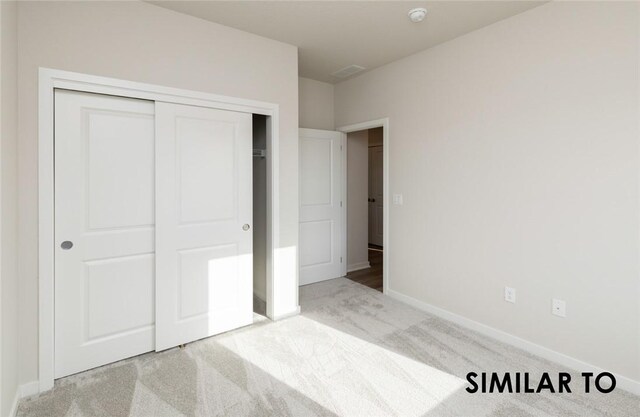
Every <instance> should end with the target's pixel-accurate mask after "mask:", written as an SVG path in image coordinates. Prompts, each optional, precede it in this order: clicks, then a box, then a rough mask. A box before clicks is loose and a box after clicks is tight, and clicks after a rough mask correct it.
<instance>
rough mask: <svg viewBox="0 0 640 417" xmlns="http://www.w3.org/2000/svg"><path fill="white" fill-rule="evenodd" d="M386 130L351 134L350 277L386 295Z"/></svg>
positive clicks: (348, 244) (349, 195)
mask: <svg viewBox="0 0 640 417" xmlns="http://www.w3.org/2000/svg"><path fill="white" fill-rule="evenodd" d="M382 138H383V130H382V127H376V128H372V129H365V130H359V131H355V132H350V133H348V134H347V141H346V142H347V164H346V165H347V172H346V175H347V275H346V277H347V278H349V279H351V280H352V281H355V282H358V283H360V284H362V285H365V286H367V287H370V288H373V289H375V290H377V291H382V287H383V285H382V283H383V273H382V270H383V253H384V243H383V237H384V230H383V219H384V207H383V198H384V196H383V186H382V185H383V184H382V180H383V150H384V144H383V140H382Z"/></svg>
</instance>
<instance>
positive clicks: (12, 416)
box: [9, 387, 20, 417]
mask: <svg viewBox="0 0 640 417" xmlns="http://www.w3.org/2000/svg"><path fill="white" fill-rule="evenodd" d="M19 401H20V387H18V389H17V390H16V395H15V396H14V397H13V404H11V410H9V417H15V416H16V414H17V413H18V402H19Z"/></svg>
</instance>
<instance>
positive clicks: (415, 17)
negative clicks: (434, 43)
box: [408, 7, 427, 23]
mask: <svg viewBox="0 0 640 417" xmlns="http://www.w3.org/2000/svg"><path fill="white" fill-rule="evenodd" d="M408 15H409V19H411V21H412V22H413V23H418V22H422V21H423V20H424V17H425V16H426V15H427V9H425V8H424V7H417V8H415V9H411V10H409V13H408Z"/></svg>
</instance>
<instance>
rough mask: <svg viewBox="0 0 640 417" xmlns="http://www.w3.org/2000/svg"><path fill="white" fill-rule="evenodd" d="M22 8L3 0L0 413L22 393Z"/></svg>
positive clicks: (0, 34) (0, 63)
mask: <svg viewBox="0 0 640 417" xmlns="http://www.w3.org/2000/svg"><path fill="white" fill-rule="evenodd" d="M16 12H17V7H16V3H15V2H6V1H3V2H0V178H1V180H0V248H1V254H2V255H1V256H0V375H1V377H0V415H1V416H8V415H9V414H10V412H11V408H12V406H13V405H14V401H15V399H16V395H17V392H18V255H17V243H16V242H17V240H18V237H17V223H18V211H17V209H18V191H17V183H18V176H17V129H18V113H17V105H18V102H17V100H18V98H17V88H16V81H17V61H18V60H17V58H18V57H17V13H16Z"/></svg>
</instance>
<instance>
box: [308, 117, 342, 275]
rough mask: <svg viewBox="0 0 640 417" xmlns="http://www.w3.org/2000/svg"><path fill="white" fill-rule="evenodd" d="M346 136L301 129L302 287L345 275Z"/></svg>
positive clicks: (325, 131) (338, 133)
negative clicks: (343, 148)
mask: <svg viewBox="0 0 640 417" xmlns="http://www.w3.org/2000/svg"><path fill="white" fill-rule="evenodd" d="M343 142H344V134H343V133H340V132H332V131H327V130H315V129H300V141H299V147H300V149H299V152H300V157H299V164H300V170H299V172H300V214H299V215H300V285H305V284H311V283H313V282H318V281H324V280H327V279H332V278H337V277H340V276H343V275H344V267H343V265H344V264H343V259H342V257H343V256H342V234H343V229H342V228H343V227H344V225H343V217H342V214H343V207H342V205H343V204H342V201H341V198H342V189H341V183H342V175H343V173H342V145H343Z"/></svg>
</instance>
